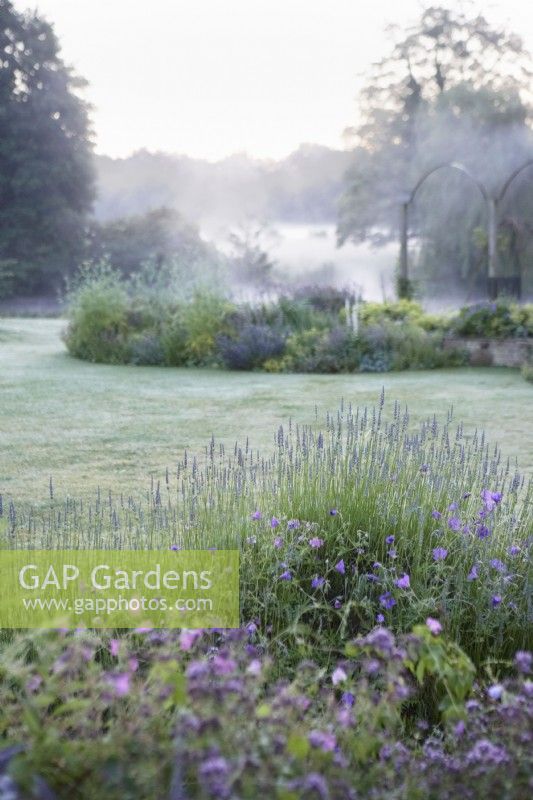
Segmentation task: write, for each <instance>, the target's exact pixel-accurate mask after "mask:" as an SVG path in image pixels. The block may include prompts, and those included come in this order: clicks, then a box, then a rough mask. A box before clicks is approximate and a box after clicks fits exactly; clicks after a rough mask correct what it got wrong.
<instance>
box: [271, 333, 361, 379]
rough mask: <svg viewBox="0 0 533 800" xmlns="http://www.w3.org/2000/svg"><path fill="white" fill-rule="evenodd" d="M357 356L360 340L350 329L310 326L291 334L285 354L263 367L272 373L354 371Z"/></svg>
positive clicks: (359, 351)
mask: <svg viewBox="0 0 533 800" xmlns="http://www.w3.org/2000/svg"><path fill="white" fill-rule="evenodd" d="M360 358H361V347H360V342H359V339H358V338H357V337H356V336H355V335H354V334H353V332H352V331H351V330H350V329H349V328H346V327H342V328H341V327H336V328H333V329H331V330H321V329H317V328H311V329H310V330H307V331H301V332H299V333H292V334H291V335H290V336H289V337H288V338H287V342H286V347H285V355H284V356H283V357H282V358H281V359H279V360H278V361H277V362H272V361H269V362H268V364H267V365H266V368H267V369H268V370H269V371H271V372H277V371H283V372H317V373H337V372H356V371H357V368H358V366H359V362H360Z"/></svg>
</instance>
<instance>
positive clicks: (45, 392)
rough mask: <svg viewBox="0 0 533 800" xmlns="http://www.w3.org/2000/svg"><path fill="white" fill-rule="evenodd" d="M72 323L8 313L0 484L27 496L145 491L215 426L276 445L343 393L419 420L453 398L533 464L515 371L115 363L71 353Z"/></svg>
mask: <svg viewBox="0 0 533 800" xmlns="http://www.w3.org/2000/svg"><path fill="white" fill-rule="evenodd" d="M64 326H65V322H64V321H61V320H54V319H52V320H51V319H46V320H45V319H2V320H0V410H1V414H0V435H1V442H2V446H1V451H0V493H2V494H4V496H6V495H7V496H12V497H13V498H14V499H15V500H16V501H17V502H21V501H22V502H26V501H31V502H33V503H39V502H41V501H44V500H45V499H46V497H47V493H48V482H49V477H50V476H53V481H54V485H55V491H56V495H58V496H63V495H65V494H71V495H81V494H86V493H87V491H92V490H94V489H96V487H97V486H98V485H101V486H102V487H104V488H112V489H114V490H118V491H123V492H125V493H127V492H133V493H136V492H138V491H139V490H140V489H143V488H144V487H147V486H148V485H149V476H151V475H154V476H156V477H162V476H163V475H164V472H165V468H166V467H169V468H172V466H173V464H174V463H175V462H176V460H177V459H178V457H180V456H181V455H182V453H183V450H184V449H185V448H187V449H188V450H190V451H191V452H192V453H201V452H202V451H203V448H204V447H205V445H206V444H207V442H208V441H209V438H210V436H211V434H214V435H215V436H216V438H217V439H218V440H220V441H223V442H224V443H226V444H227V445H232V444H233V443H234V442H235V440H239V441H241V442H244V441H245V439H246V437H247V436H248V437H249V439H250V444H251V445H252V446H253V447H259V448H261V449H265V448H268V447H269V446H270V443H271V441H272V437H273V434H274V432H275V431H276V429H277V426H278V425H279V424H280V423H285V422H287V420H288V419H289V418H290V417H292V418H293V419H294V420H297V421H301V422H312V421H313V420H314V418H315V408H316V409H318V414H319V418H322V416H323V414H324V413H325V412H326V411H327V410H334V409H335V408H336V407H337V406H338V404H339V401H340V400H341V398H344V399H345V401H347V402H351V403H353V404H356V405H357V404H358V405H361V404H362V405H364V404H366V403H369V404H371V403H374V402H375V400H376V399H377V397H378V395H379V393H380V391H381V388H382V386H384V387H385V391H386V394H387V396H388V399H389V400H394V399H398V400H400V401H401V402H402V403H405V404H407V405H408V407H409V410H410V412H411V417H412V419H413V421H416V420H418V419H421V418H423V417H426V416H427V415H430V414H433V413H435V414H437V415H439V416H443V415H445V414H446V412H447V410H448V409H449V408H450V406H453V407H454V413H455V417H456V419H457V420H458V421H459V420H462V421H463V422H464V423H465V428H466V431H467V433H473V431H474V430H475V428H476V427H477V428H483V429H484V430H485V431H486V433H487V435H488V436H489V438H490V440H491V441H494V442H497V443H499V444H500V445H501V447H502V450H503V453H504V455H505V456H506V457H507V456H508V457H510V458H511V459H513V460H514V459H517V460H518V463H519V465H520V467H521V469H522V470H523V471H525V472H527V473H529V474H531V473H533V402H532V401H533V390H532V387H531V385H530V384H527V383H526V382H525V381H523V380H522V378H521V377H520V375H519V372H518V371H517V370H507V369H482V368H477V369H466V368H464V369H455V370H442V371H424V372H404V373H387V374H365V375H331V376H330V375H268V374H264V373H252V374H250V373H237V372H235V373H231V372H222V371H220V372H219V371H216V370H198V369H189V370H186V369H164V368H156V367H125V366H120V367H113V366H104V365H94V364H89V363H85V362H82V361H77V360H74V359H72V358H70V357H69V356H68V355H67V353H66V351H65V348H64V346H63V344H62V342H61V338H60V333H61V330H62V329H63V328H64Z"/></svg>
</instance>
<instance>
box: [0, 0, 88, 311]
mask: <svg viewBox="0 0 533 800" xmlns="http://www.w3.org/2000/svg"><path fill="white" fill-rule="evenodd" d="M84 85H85V82H84V81H83V80H81V79H80V78H78V77H76V76H75V75H74V74H73V72H72V71H71V70H70V69H69V68H68V67H66V66H65V64H64V63H63V61H62V59H61V57H60V54H59V44H58V41H57V38H56V36H55V34H54V31H53V28H52V26H51V25H50V24H49V23H48V22H46V21H45V20H44V19H42V18H41V17H39V16H38V15H37V14H36V13H27V14H21V13H18V12H17V11H16V10H15V9H14V8H13V5H12V3H11V2H9V0H0V132H1V135H0V295H1V294H2V292H3V293H4V294H6V293H7V292H8V291H11V292H19V293H30V292H49V291H54V290H55V289H57V288H58V287H60V286H61V285H62V280H63V278H64V276H65V275H67V274H68V273H69V272H71V271H72V270H73V268H74V267H75V266H76V264H77V262H78V261H79V259H80V258H82V256H83V247H84V235H85V223H86V217H87V214H88V213H89V211H90V209H91V206H92V201H93V165H92V152H91V144H90V140H89V121H88V109H87V105H86V104H85V103H84V102H83V100H82V99H80V97H79V95H78V92H79V90H80V89H81V88H83V86H84ZM2 265H3V270H2ZM2 275H4V281H3V288H2Z"/></svg>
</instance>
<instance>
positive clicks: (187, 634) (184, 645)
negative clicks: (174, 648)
mask: <svg viewBox="0 0 533 800" xmlns="http://www.w3.org/2000/svg"><path fill="white" fill-rule="evenodd" d="M202 632H203V631H202V629H201V628H200V629H199V630H190V631H181V633H180V650H185V651H187V650H190V649H191V647H192V646H193V644H194V643H195V642H196V641H197V640H198V639H199V638H200V636H201V635H202Z"/></svg>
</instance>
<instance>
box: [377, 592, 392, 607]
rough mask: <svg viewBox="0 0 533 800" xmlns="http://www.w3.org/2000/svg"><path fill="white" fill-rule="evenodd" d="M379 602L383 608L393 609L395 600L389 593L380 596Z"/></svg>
mask: <svg viewBox="0 0 533 800" xmlns="http://www.w3.org/2000/svg"><path fill="white" fill-rule="evenodd" d="M379 602H380V604H381V605H382V606H383V608H393V606H395V605H396V600H395V599H394V597H393V596H392V593H391V592H385V593H384V594H382V595H380V598H379Z"/></svg>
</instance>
